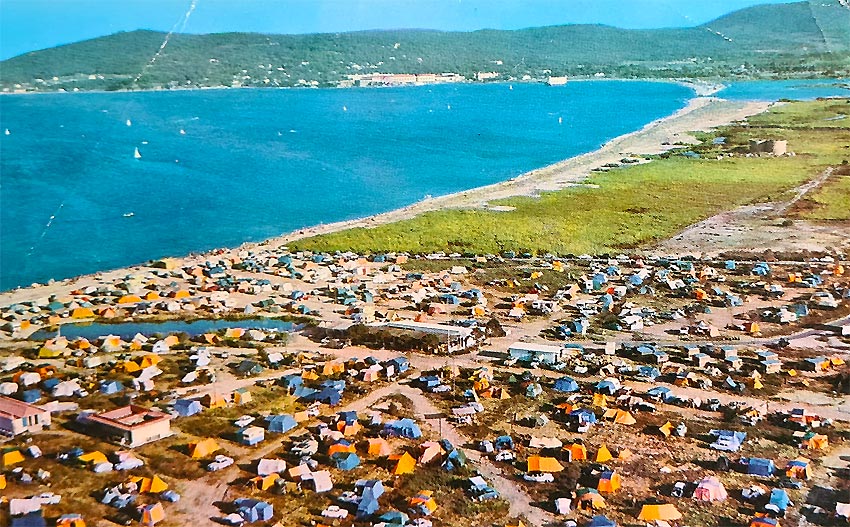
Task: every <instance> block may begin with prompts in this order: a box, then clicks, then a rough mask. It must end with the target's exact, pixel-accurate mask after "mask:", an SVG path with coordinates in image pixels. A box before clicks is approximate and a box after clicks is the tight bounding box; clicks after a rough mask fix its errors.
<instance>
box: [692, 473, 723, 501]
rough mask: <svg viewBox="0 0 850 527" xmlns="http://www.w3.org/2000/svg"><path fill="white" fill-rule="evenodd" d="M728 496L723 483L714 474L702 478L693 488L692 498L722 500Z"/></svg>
mask: <svg viewBox="0 0 850 527" xmlns="http://www.w3.org/2000/svg"><path fill="white" fill-rule="evenodd" d="M728 497H729V494H728V493H727V492H726V488H725V487H724V486H723V483H721V482H720V480H719V479H717V478H716V477H714V476H708V477H706V478H703V479H702V480H701V481H700V482H699V483H698V484H697V488H696V489H695V490H694V499H695V500H699V501H723V500H725V499H726V498H728Z"/></svg>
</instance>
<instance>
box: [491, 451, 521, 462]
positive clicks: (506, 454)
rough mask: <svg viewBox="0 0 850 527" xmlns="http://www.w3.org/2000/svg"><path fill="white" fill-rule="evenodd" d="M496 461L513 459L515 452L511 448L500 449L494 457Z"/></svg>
mask: <svg viewBox="0 0 850 527" xmlns="http://www.w3.org/2000/svg"><path fill="white" fill-rule="evenodd" d="M494 459H495V460H496V461H513V460H515V459H516V454H514V453H513V451H511V450H502V451H501V452H499V453H498V454H496V457H495V458H494Z"/></svg>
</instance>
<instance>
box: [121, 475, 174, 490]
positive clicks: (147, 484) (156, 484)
mask: <svg viewBox="0 0 850 527" xmlns="http://www.w3.org/2000/svg"><path fill="white" fill-rule="evenodd" d="M127 483H132V484H135V485H136V489H137V490H138V492H148V493H150V494H159V493H160V492H164V491H166V490H168V483H166V482H164V481H162V478H160V477H159V476H157V475H154V476H153V477H152V478H144V477H141V476H133V477H131V478H130V479H128V480H127Z"/></svg>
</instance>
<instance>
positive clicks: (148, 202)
mask: <svg viewBox="0 0 850 527" xmlns="http://www.w3.org/2000/svg"><path fill="white" fill-rule="evenodd" d="M770 86H773V85H772V84H763V85H760V86H755V87H749V88H746V89H744V88H738V87H737V86H733V87H731V88H729V89H728V90H727V92H729V93H728V94H727V93H724V94H723V95H728V96H730V97H735V98H758V97H753V96H752V94H758V93H769V94H770V96H769V97H770V98H774V97H775V96H774V95H773V93H774V92H772V91H769V90H772V89H773V88H770ZM795 89H796V88H794V87H784V88H782V89H781V90H784V91H783V93H785V95H779V97H782V96H792V95H788V92H793V91H794V90H795ZM818 89H820V90H821V91H823V90H822V88H816V89H815V91H818ZM735 90H738V91H735ZM809 91H811V90H809V89H808V88H807V95H806V97H809V96H811V95H808V93H809ZM747 94H750V95H747ZM691 95H692V93H691V91H690V90H689V89H686V88H684V87H682V86H679V85H676V84H667V83H658V82H576V83H570V84H568V85H566V86H563V87H557V88H551V87H547V86H543V85H532V84H516V85H514V86H513V89H512V90H511V89H509V86H508V85H506V84H492V85H459V86H450V85H445V86H426V87H415V88H392V89H349V90H210V91H200V92H198V91H194V92H161V93H120V94H118V93H112V94H104V93H89V94H85V93H79V94H44V95H32V96H30V95H24V96H2V97H0V130H5V129H9V131H10V135H5V134H0V241H2V243H0V290H5V289H9V288H12V287H15V286H18V285H25V284H29V283H31V282H34V281H46V280H48V279H49V278H65V277H69V276H74V275H79V274H84V273H91V272H94V271H98V270H104V269H111V268H116V267H120V266H124V265H130V264H135V263H140V262H144V261H146V260H149V259H153V258H160V257H163V256H179V255H184V254H187V253H189V252H192V251H201V250H207V249H211V248H214V247H222V246H235V245H238V244H240V243H242V242H245V241H259V240H263V239H266V238H269V237H272V236H277V235H280V234H282V233H285V232H289V231H292V230H295V229H298V228H301V227H305V226H309V225H315V224H319V223H322V222H333V221H340V220H346V219H352V218H358V217H362V216H366V215H370V214H375V213H378V212H384V211H387V210H391V209H394V208H398V207H401V206H404V205H408V204H410V203H413V202H416V201H419V200H421V199H422V198H423V197H424V196H426V195H433V196H438V195H442V194H448V193H452V192H457V191H460V190H464V189H469V188H473V187H477V186H481V185H486V184H490V183H495V182H498V181H502V180H505V179H508V178H511V177H513V176H516V175H519V174H522V173H523V172H527V171H528V170H531V169H534V168H538V167H541V166H544V165H547V164H550V163H553V162H555V161H558V160H561V159H565V158H567V157H571V156H574V155H577V154H581V153H584V152H588V151H591V150H594V149H596V148H598V147H599V145H600V144H601V143H603V142H605V141H607V140H609V139H611V138H613V137H616V136H618V135H622V134H624V133H628V132H631V131H634V130H637V129H639V128H640V127H642V126H643V125H645V124H646V123H648V122H650V121H652V120H654V119H657V118H660V117H663V116H666V115H669V114H671V113H673V112H674V111H676V110H678V109H679V108H681V107H682V106H684V104H685V102H686V100H687V99H688V98H689V97H690V96H691ZM128 119H129V120H131V122H132V125H131V126H127V125H126V121H127V120H128ZM559 119H562V122H560V123H559ZM181 130H182V131H183V132H185V133H181ZM135 148H138V149H139V151H140V153H141V156H142V158H141V159H134V156H133V152H134V149H135ZM131 213H132V216H129V215H130V214H131ZM125 215H128V217H125Z"/></svg>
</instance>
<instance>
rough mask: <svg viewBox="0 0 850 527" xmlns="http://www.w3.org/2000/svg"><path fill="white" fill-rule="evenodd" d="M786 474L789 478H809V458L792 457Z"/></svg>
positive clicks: (786, 467)
mask: <svg viewBox="0 0 850 527" xmlns="http://www.w3.org/2000/svg"><path fill="white" fill-rule="evenodd" d="M785 475H786V476H788V477H789V478H796V479H809V478H810V477H811V471H810V470H809V460H808V459H806V458H802V457H799V458H797V459H792V460H791V461H789V462H788V464H787V465H786V466H785Z"/></svg>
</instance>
